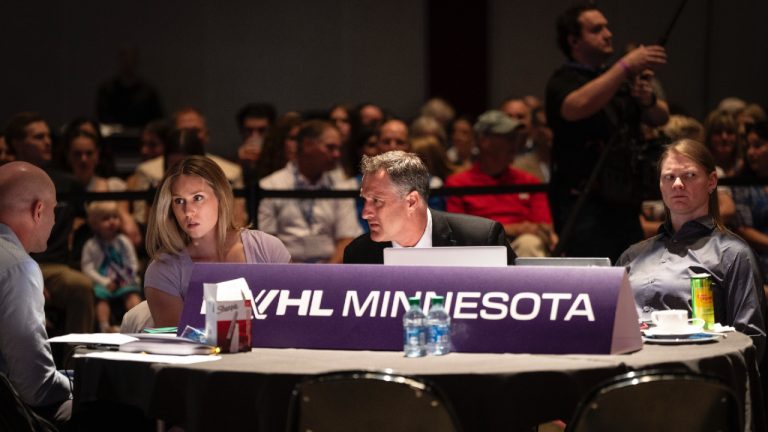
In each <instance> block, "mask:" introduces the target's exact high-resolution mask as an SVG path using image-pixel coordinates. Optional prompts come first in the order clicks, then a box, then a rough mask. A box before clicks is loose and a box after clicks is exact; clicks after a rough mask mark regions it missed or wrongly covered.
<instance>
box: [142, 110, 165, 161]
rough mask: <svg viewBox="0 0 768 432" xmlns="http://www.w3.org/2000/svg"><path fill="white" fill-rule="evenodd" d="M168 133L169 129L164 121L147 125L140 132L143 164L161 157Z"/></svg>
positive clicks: (155, 121)
mask: <svg viewBox="0 0 768 432" xmlns="http://www.w3.org/2000/svg"><path fill="white" fill-rule="evenodd" d="M170 133H171V127H170V126H169V125H168V123H167V122H166V121H165V120H154V121H151V122H149V123H147V125H146V126H144V129H143V130H142V131H141V139H140V141H139V145H140V147H139V154H140V156H141V161H142V162H145V161H148V160H150V159H154V158H156V157H159V156H162V155H163V152H164V151H165V143H166V142H167V141H168V136H169V135H170Z"/></svg>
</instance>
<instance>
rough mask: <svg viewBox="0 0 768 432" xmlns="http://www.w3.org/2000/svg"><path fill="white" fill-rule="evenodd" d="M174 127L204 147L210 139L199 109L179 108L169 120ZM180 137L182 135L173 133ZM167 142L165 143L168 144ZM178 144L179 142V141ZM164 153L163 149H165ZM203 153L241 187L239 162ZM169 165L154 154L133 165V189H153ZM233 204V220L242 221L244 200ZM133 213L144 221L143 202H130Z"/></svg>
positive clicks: (136, 217)
mask: <svg viewBox="0 0 768 432" xmlns="http://www.w3.org/2000/svg"><path fill="white" fill-rule="evenodd" d="M173 124H174V128H175V129H193V130H195V131H196V133H197V135H198V139H199V140H200V142H201V143H202V145H203V148H204V149H206V148H207V146H208V143H209V140H210V132H209V131H208V126H207V124H206V121H205V117H203V115H202V114H201V113H200V111H199V110H197V109H196V108H192V107H186V108H182V109H180V110H179V111H177V112H176V113H175V114H174V120H173ZM176 137H178V138H181V137H183V135H176ZM169 144H170V143H167V144H166V145H169ZM179 144H181V143H179ZM165 152H166V153H168V151H167V149H166V151H165ZM205 155H206V156H207V157H208V158H209V159H211V160H213V161H214V162H216V163H217V164H218V165H219V166H220V167H221V169H222V170H223V171H224V175H226V176H227V180H229V182H230V184H231V185H232V187H233V188H235V189H241V188H243V187H244V186H245V183H244V180H243V170H242V169H241V168H240V165H238V164H236V163H233V162H230V161H228V160H226V159H224V158H222V157H219V156H216V155H213V154H211V153H208V152H207V151H206V153H205ZM170 165H171V164H169V163H166V161H165V156H158V157H155V158H152V159H149V160H147V161H145V162H142V163H140V164H139V166H137V167H136V171H135V173H134V174H135V178H134V182H133V185H132V186H133V187H134V190H147V189H153V188H157V187H158V185H159V184H160V180H161V179H162V178H163V174H164V173H165V169H166V168H167V167H168V166H170ZM236 203H237V216H236V217H237V220H238V221H241V222H243V223H245V221H246V220H247V214H246V212H245V201H244V200H243V199H238V200H236ZM133 205H134V208H133V216H134V218H135V219H136V221H137V222H139V223H142V224H145V223H147V222H146V221H147V219H146V214H147V212H146V203H145V202H143V201H135V202H134V203H133Z"/></svg>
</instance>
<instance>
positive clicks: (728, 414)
mask: <svg viewBox="0 0 768 432" xmlns="http://www.w3.org/2000/svg"><path fill="white" fill-rule="evenodd" d="M741 417H742V411H741V407H740V406H739V403H738V400H737V399H736V396H735V394H734V393H733V391H732V390H731V389H730V388H729V387H728V386H726V385H725V384H723V383H722V382H721V381H720V380H718V379H715V378H712V377H707V376H703V375H696V374H691V373H681V372H669V371H661V370H651V371H640V372H630V373H627V374H623V375H620V376H618V377H615V378H613V379H611V380H609V381H608V382H606V383H603V384H602V385H600V386H598V387H597V389H596V390H594V391H593V392H592V394H590V395H588V396H587V397H586V398H585V399H584V400H583V401H582V402H581V403H580V406H579V408H578V409H577V411H576V415H575V416H574V418H573V419H572V420H571V421H570V422H569V423H568V427H567V429H566V432H586V431H589V432H603V431H612V432H613V431H619V430H620V431H624V432H635V431H637V432H649V431H655V432H665V431H670V432H671V431H674V432H679V431H700V432H709V431H713V432H714V431H721V432H729V431H738V430H741V424H742V419H741Z"/></svg>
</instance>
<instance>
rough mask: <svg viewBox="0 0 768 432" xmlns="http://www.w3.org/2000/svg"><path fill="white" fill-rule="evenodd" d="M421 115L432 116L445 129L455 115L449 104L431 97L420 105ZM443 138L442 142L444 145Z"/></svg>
mask: <svg viewBox="0 0 768 432" xmlns="http://www.w3.org/2000/svg"><path fill="white" fill-rule="evenodd" d="M421 115H422V116H423V117H432V118H434V119H435V120H437V121H438V122H439V123H440V126H441V127H442V128H443V130H445V129H446V128H447V127H448V125H450V124H451V122H453V119H454V117H456V111H454V109H453V107H452V106H451V104H449V103H448V101H446V100H445V99H442V98H437V97H436V98H431V99H430V100H428V101H426V102H425V103H424V105H422V106H421ZM445 143H446V142H445V140H443V144H444V145H445Z"/></svg>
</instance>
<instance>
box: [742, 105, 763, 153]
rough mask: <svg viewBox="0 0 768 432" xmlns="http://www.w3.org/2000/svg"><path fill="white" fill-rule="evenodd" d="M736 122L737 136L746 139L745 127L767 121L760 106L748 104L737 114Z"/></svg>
mask: <svg viewBox="0 0 768 432" xmlns="http://www.w3.org/2000/svg"><path fill="white" fill-rule="evenodd" d="M736 120H738V122H739V135H740V136H742V137H746V134H747V131H746V125H754V124H755V123H757V122H765V121H768V116H766V114H765V110H764V109H763V107H761V106H760V105H758V104H749V105H747V106H746V107H745V108H744V109H743V110H742V111H741V112H740V113H739V115H738V117H737V118H736ZM745 145H746V144H745Z"/></svg>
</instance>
